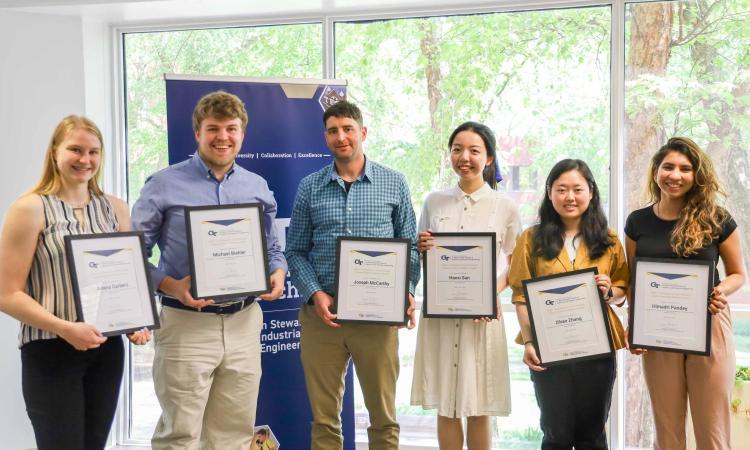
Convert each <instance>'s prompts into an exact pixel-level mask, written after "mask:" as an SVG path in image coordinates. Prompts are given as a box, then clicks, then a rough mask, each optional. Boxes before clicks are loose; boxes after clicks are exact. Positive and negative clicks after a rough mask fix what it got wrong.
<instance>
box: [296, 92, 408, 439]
mask: <svg viewBox="0 0 750 450" xmlns="http://www.w3.org/2000/svg"><path fill="white" fill-rule="evenodd" d="M323 123H324V125H325V138H326V143H327V145H328V148H329V149H330V151H331V153H332V154H333V157H334V162H333V164H331V165H330V166H327V167H324V168H323V169H321V170H320V171H318V172H315V173H313V174H311V175H309V176H307V177H306V178H304V179H303V180H302V182H301V183H300V185H299V189H298V191H297V198H296V199H295V201H294V209H293V210H292V219H291V223H290V225H289V231H288V235H287V241H286V256H287V259H288V260H289V266H290V267H291V272H290V274H291V276H292V281H293V282H294V285H295V286H296V287H297V288H298V289H299V292H300V294H301V296H302V297H303V298H305V299H307V303H306V304H305V305H303V306H302V309H301V310H300V322H301V324H302V337H301V339H300V344H301V356H302V366H303V367H304V370H305V384H306V385H307V393H308V396H309V397H310V405H311V407H312V412H313V423H312V436H311V443H312V448H313V450H323V449H325V450H328V449H330V450H334V449H335V450H339V449H341V448H342V442H343V437H342V434H341V418H340V417H341V401H342V396H343V392H344V374H345V373H346V369H347V366H348V365H349V359H350V358H351V359H353V360H354V366H355V367H356V370H357V376H358V378H359V381H360V386H361V387H362V393H363V396H364V400H365V405H366V406H367V409H368V411H369V413H370V423H371V425H370V427H369V428H368V437H369V442H370V448H376V449H383V450H386V449H393V450H396V449H398V435H399V425H398V423H397V422H396V401H395V397H396V380H397V378H398V371H399V362H398V330H397V329H395V328H392V327H388V326H385V325H363V324H353V323H344V324H339V323H336V322H334V321H333V320H334V319H336V316H335V315H334V314H333V313H332V312H331V309H330V308H331V305H332V304H333V299H332V297H331V294H332V293H333V291H334V288H335V287H334V280H335V264H336V261H335V260H336V238H337V237H338V236H356V237H386V238H391V237H396V238H405V239H409V240H411V241H412V246H411V253H410V257H411V273H410V280H409V281H410V283H409V292H410V295H409V300H410V304H411V306H410V307H409V310H408V314H409V319H410V320H409V326H408V327H409V328H410V329H411V328H413V327H414V297H413V294H414V286H415V285H416V283H417V281H418V280H419V256H418V253H417V249H416V244H415V240H416V236H417V233H416V220H415V217H414V210H413V208H412V205H411V198H410V195H409V188H408V186H407V185H406V180H405V179H404V176H403V175H401V174H400V173H398V172H396V171H394V170H391V169H389V168H387V167H384V166H381V165H380V164H377V163H375V162H373V161H371V160H369V159H367V158H365V155H364V153H363V151H362V142H363V141H364V140H365V138H366V137H367V128H365V127H364V126H363V125H362V114H361V113H360V111H359V109H358V108H357V107H356V106H355V105H353V104H351V103H349V102H346V101H342V102H339V103H337V104H335V105H333V106H331V107H330V108H329V109H328V110H327V111H326V112H325V114H324V115H323Z"/></svg>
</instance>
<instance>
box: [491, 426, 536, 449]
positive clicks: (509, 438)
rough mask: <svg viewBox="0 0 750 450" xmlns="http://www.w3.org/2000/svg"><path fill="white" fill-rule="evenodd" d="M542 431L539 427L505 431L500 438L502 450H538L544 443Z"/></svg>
mask: <svg viewBox="0 0 750 450" xmlns="http://www.w3.org/2000/svg"><path fill="white" fill-rule="evenodd" d="M542 436H543V434H542V431H541V430H540V429H539V428H538V427H527V428H524V429H519V430H516V429H514V430H503V431H502V433H501V436H500V444H501V445H502V447H501V448H507V449H518V450H532V449H538V448H539V444H540V443H541V442H542Z"/></svg>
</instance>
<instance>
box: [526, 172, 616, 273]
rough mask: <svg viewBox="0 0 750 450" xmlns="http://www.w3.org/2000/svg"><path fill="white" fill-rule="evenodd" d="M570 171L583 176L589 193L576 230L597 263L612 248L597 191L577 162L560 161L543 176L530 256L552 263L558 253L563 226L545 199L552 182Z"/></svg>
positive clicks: (612, 243) (553, 208)
mask: <svg viewBox="0 0 750 450" xmlns="http://www.w3.org/2000/svg"><path fill="white" fill-rule="evenodd" d="M571 170H577V171H578V172H579V173H580V174H581V175H583V178H585V179H586V182H587V183H588V185H589V189H590V190H591V202H590V203H589V207H588V208H587V209H586V211H585V212H584V213H583V215H582V216H581V226H580V235H581V238H582V239H583V243H584V244H586V247H587V248H588V250H589V256H590V257H591V259H597V258H599V257H600V256H602V255H603V254H604V252H605V251H606V250H607V248H609V247H611V246H612V245H614V241H613V240H612V238H610V236H609V230H608V228H607V217H606V216H605V215H604V211H603V210H602V204H601V200H600V199H599V188H598V187H597V185H596V180H594V175H592V174H591V170H590V169H589V166H588V165H586V163H585V162H583V161H581V160H580V159H563V160H562V161H560V162H558V163H557V164H555V166H554V167H553V168H552V170H550V172H549V175H547V181H546V183H545V193H544V194H545V195H544V199H543V200H542V204H541V205H540V206H539V225H538V226H537V227H536V230H535V231H534V255H536V256H542V257H544V258H545V259H554V258H556V257H557V255H559V254H560V251H561V250H562V247H563V232H564V230H563V224H562V220H561V219H560V215H559V214H558V213H557V211H555V207H554V206H552V200H550V199H549V196H550V192H551V190H552V184H553V183H554V182H555V180H557V179H558V178H560V175H562V174H563V173H565V172H569V171H571Z"/></svg>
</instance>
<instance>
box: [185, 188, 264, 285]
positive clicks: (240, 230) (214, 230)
mask: <svg viewBox="0 0 750 450" xmlns="http://www.w3.org/2000/svg"><path fill="white" fill-rule="evenodd" d="M185 222H186V230H187V235H188V250H189V253H190V272H191V274H192V279H191V283H192V286H191V288H192V292H191V293H192V295H193V297H195V298H211V299H214V300H221V299H228V298H237V297H243V296H245V297H246V296H249V295H257V294H262V293H265V292H268V290H269V281H268V254H267V252H266V239H265V237H266V235H265V232H264V227H263V225H264V224H263V207H262V205H260V204H259V203H245V204H237V205H221V206H200V207H187V208H185Z"/></svg>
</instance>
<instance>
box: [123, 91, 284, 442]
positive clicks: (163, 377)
mask: <svg viewBox="0 0 750 450" xmlns="http://www.w3.org/2000/svg"><path fill="white" fill-rule="evenodd" d="M247 121H248V119H247V112H246V111H245V106H244V104H243V103H242V101H241V100H240V99H239V98H238V97H236V96H234V95H232V94H228V93H226V92H221V91H219V92H213V93H211V94H208V95H206V96H204V97H203V98H201V100H200V101H199V102H198V104H197V105H196V107H195V110H194V111H193V128H194V130H195V139H196V141H197V142H198V151H197V152H196V153H195V154H194V155H193V156H192V157H191V158H190V159H188V160H186V161H183V162H181V163H178V164H175V165H172V166H170V167H167V168H166V169H164V170H161V171H159V172H157V173H155V174H154V175H152V176H151V177H149V178H148V179H147V180H146V184H145V185H144V186H143V190H142V191H141V196H140V198H139V199H138V201H137V202H136V203H135V205H134V206H133V228H134V229H136V230H141V231H143V232H144V234H145V238H146V246H147V249H148V252H149V256H150V254H151V251H152V249H153V247H154V245H158V246H159V250H160V251H161V255H160V259H159V265H158V267H152V268H151V277H152V279H153V281H154V286H158V289H159V291H160V292H161V293H162V294H163V295H162V298H161V301H162V306H163V307H162V310H161V316H160V318H161V329H159V330H158V331H157V332H156V338H155V340H154V342H155V351H156V353H155V356H154V365H153V373H154V387H155V390H156V395H157V397H158V399H159V404H160V405H161V408H162V415H161V417H160V419H159V422H158V424H157V426H156V430H155V431H154V436H153V438H152V441H151V446H152V448H153V449H154V450H157V449H197V448H199V446H200V447H201V448H213V449H247V448H248V447H249V446H250V441H251V438H252V435H253V424H254V422H255V409H256V408H255V405H256V402H257V399H258V386H259V383H260V375H261V367H260V331H261V328H262V326H263V313H262V311H261V309H260V307H259V306H258V304H257V303H256V302H255V299H254V298H237V299H229V300H222V302H221V303H220V304H215V302H214V300H212V299H195V298H193V297H192V296H191V294H190V264H189V260H188V249H187V237H186V232H185V214H184V207H185V206H205V205H227V204H236V203H261V204H262V205H263V211H264V216H265V217H264V225H265V230H264V231H265V235H266V242H267V245H268V263H269V269H270V273H271V275H270V286H271V292H270V293H268V294H264V295H261V296H259V298H261V299H264V300H274V299H276V298H278V297H279V296H280V295H281V292H282V289H283V286H284V281H285V279H284V278H285V276H286V270H287V266H286V261H285V260H284V256H283V254H282V252H281V247H280V245H279V239H278V232H277V229H276V224H275V220H274V219H275V217H276V201H275V200H274V197H273V193H272V192H271V191H270V190H269V189H268V185H267V184H266V181H265V180H264V179H263V178H261V177H260V176H258V175H256V174H254V173H252V172H249V171H247V170H245V169H243V168H242V167H240V166H238V165H236V164H235V163H234V160H235V157H236V156H237V153H239V151H240V148H241V147H242V140H243V137H244V131H245V128H246V126H247Z"/></svg>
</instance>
